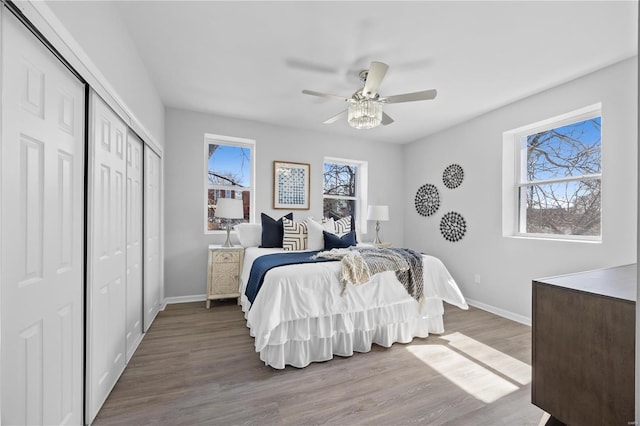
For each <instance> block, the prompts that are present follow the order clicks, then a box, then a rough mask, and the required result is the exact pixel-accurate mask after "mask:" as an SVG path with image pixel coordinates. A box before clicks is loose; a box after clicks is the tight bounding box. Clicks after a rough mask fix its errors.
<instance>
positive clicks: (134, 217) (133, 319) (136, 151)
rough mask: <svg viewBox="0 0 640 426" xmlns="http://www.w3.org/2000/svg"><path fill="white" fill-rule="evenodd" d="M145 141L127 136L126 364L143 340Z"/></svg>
mask: <svg viewBox="0 0 640 426" xmlns="http://www.w3.org/2000/svg"><path fill="white" fill-rule="evenodd" d="M142 147H143V144H142V141H141V140H140V139H139V138H138V137H137V136H136V135H135V134H134V133H133V132H132V131H129V134H128V135H127V207H126V209H127V343H126V345H127V362H128V361H129V360H130V359H131V356H132V355H133V352H134V351H135V349H136V347H137V346H138V344H139V343H140V339H142V164H143V162H144V158H143V151H142V150H143V148H142Z"/></svg>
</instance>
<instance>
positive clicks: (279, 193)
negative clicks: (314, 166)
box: [273, 161, 309, 210]
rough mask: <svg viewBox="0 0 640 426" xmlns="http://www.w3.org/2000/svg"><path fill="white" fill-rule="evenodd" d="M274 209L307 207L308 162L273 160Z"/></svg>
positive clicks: (304, 208) (302, 208)
mask: <svg viewBox="0 0 640 426" xmlns="http://www.w3.org/2000/svg"><path fill="white" fill-rule="evenodd" d="M273 166H274V168H273V171H274V176H273V179H274V194H273V195H274V196H273V208H274V209H301V210H306V209H309V164H306V163H285V162H280V161H274V163H273Z"/></svg>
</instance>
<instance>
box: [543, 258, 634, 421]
mask: <svg viewBox="0 0 640 426" xmlns="http://www.w3.org/2000/svg"><path fill="white" fill-rule="evenodd" d="M636 271H637V269H636V265H635V264H634V265H626V266H620V267H616V268H609V269H601V270H596V271H589V272H582V273H576V274H570V275H563V276H558V277H552V278H543V279H539V280H534V281H533V323H532V326H533V327H532V339H533V344H532V349H533V353H532V366H533V373H532V384H531V402H533V403H534V404H535V405H537V406H538V407H540V408H541V409H543V410H544V411H546V412H547V413H549V414H550V415H551V416H552V417H551V419H550V422H549V423H548V424H562V423H564V424H567V425H577V426H578V425H579V426H587V425H597V426H602V425H622V426H625V425H627V424H631V423H629V422H632V421H633V419H634V408H635V407H634V403H635V399H634V380H635V368H634V361H635V328H636V327H635V321H636V319H635V306H636Z"/></svg>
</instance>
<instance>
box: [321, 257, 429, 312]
mask: <svg viewBox="0 0 640 426" xmlns="http://www.w3.org/2000/svg"><path fill="white" fill-rule="evenodd" d="M317 257H324V258H328V259H340V262H341V264H342V273H341V277H340V280H341V282H342V293H343V294H344V292H345V291H346V290H347V283H351V284H355V285H357V284H364V283H366V282H368V281H369V280H370V279H371V277H372V276H373V275H375V274H377V273H380V272H385V271H395V273H396V278H398V281H400V282H401V283H402V285H403V286H404V288H405V289H406V290H407V292H408V293H409V294H410V295H411V297H413V298H414V299H416V300H417V301H418V302H422V292H423V290H422V289H423V275H422V255H421V254H420V253H418V252H416V251H413V250H410V249H405V248H377V247H349V248H346V249H333V250H330V251H323V252H320V253H318V254H317Z"/></svg>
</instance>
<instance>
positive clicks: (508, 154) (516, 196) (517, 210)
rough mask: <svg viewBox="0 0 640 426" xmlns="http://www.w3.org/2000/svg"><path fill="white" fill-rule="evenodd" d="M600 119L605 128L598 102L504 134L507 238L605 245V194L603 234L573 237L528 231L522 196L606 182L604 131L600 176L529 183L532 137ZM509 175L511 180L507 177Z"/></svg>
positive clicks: (592, 175) (570, 235)
mask: <svg viewBox="0 0 640 426" xmlns="http://www.w3.org/2000/svg"><path fill="white" fill-rule="evenodd" d="M597 117H600V119H601V125H602V104H601V103H597V104H594V105H590V106H587V107H584V108H580V109H578V110H575V111H571V112H568V113H566V114H562V115H559V116H556V117H552V118H549V119H546V120H543V121H539V122H536V123H533V124H530V125H527V126H523V127H519V128H517V129H513V130H510V131H508V132H504V133H503V216H502V217H503V236H505V237H517V238H529V239H544V240H561V241H576V242H595V243H599V242H602V235H603V227H602V223H603V220H602V212H603V208H602V200H603V197H602V194H600V200H601V201H600V202H601V208H600V235H572V234H569V235H567V234H546V233H534V232H526V231H525V229H526V208H527V207H526V202H523V200H522V197H521V194H522V188H526V187H530V186H534V185H541V184H553V183H563V182H571V181H574V182H579V181H584V180H595V179H599V180H600V185H601V188H602V183H603V157H604V146H603V144H602V135H603V132H602V129H601V132H600V138H601V144H600V173H596V174H584V175H578V176H570V177H559V178H551V179H540V180H534V181H528V180H526V167H527V166H526V162H527V153H526V144H527V137H528V136H529V135H532V134H535V133H540V132H545V131H548V130H551V129H555V128H559V127H563V126H566V125H570V124H575V123H578V122H581V121H586V120H590V119H593V118H597ZM506 176H509V178H505V177H506Z"/></svg>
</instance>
